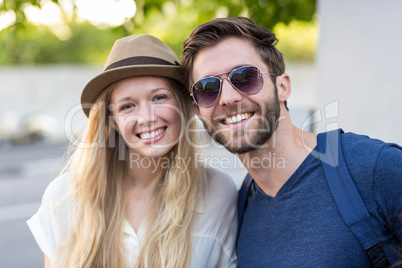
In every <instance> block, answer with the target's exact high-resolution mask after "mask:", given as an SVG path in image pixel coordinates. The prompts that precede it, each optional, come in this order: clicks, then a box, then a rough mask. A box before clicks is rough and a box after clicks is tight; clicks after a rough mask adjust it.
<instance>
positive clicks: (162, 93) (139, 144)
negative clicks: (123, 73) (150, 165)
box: [109, 76, 183, 159]
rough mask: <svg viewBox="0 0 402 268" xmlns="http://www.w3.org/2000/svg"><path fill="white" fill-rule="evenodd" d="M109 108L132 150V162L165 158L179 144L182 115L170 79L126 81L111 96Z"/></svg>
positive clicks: (138, 78)
mask: <svg viewBox="0 0 402 268" xmlns="http://www.w3.org/2000/svg"><path fill="white" fill-rule="evenodd" d="M109 108H110V109H111V110H112V113H113V117H114V120H115V122H116V124H115V126H114V127H115V128H116V130H118V131H120V133H121V135H122V136H123V138H124V140H125V141H126V143H127V145H128V147H129V148H130V149H129V150H130V154H131V155H130V159H138V157H161V156H165V155H167V154H168V153H169V152H170V151H171V150H172V148H173V147H174V146H175V145H176V144H177V143H178V141H179V137H180V131H181V120H182V118H183V117H182V116H183V115H182V112H181V111H180V109H179V106H178V103H177V100H176V98H175V96H174V95H173V92H172V89H171V88H170V86H169V83H168V81H167V79H164V78H161V77H157V76H138V77H131V78H126V79H123V80H121V81H120V82H118V83H117V85H116V88H115V89H114V90H113V92H112V94H111V106H110V107H109ZM133 154H134V155H133Z"/></svg>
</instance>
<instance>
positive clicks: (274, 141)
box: [238, 121, 316, 197]
mask: <svg viewBox="0 0 402 268" xmlns="http://www.w3.org/2000/svg"><path fill="white" fill-rule="evenodd" d="M281 123H282V124H280V126H279V127H278V129H277V130H276V132H275V133H274V135H273V136H272V137H271V139H270V140H269V141H268V142H267V144H266V146H264V147H263V148H259V149H256V150H254V151H251V152H249V153H246V154H242V155H239V156H238V157H239V159H240V160H241V161H242V163H243V165H244V166H245V167H246V168H247V170H248V172H249V173H250V175H251V176H252V177H253V179H254V180H255V182H256V183H257V184H258V186H259V187H260V188H261V189H262V190H263V191H264V192H265V193H266V194H267V195H269V196H272V197H275V196H276V194H277V193H278V191H279V190H280V189H281V187H282V186H283V185H284V184H285V183H286V181H287V180H288V179H289V178H290V177H291V176H292V174H293V173H294V172H295V171H296V170H297V168H298V167H299V166H300V164H301V163H302V162H303V161H304V159H305V158H306V157H307V156H308V154H309V153H310V151H311V150H312V149H313V148H314V147H315V145H316V135H315V134H313V133H309V132H302V131H301V130H300V129H298V128H296V127H295V126H294V125H292V124H291V123H290V121H289V122H281Z"/></svg>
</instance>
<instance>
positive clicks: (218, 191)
mask: <svg viewBox="0 0 402 268" xmlns="http://www.w3.org/2000/svg"><path fill="white" fill-rule="evenodd" d="M70 190H71V184H70V177H69V175H68V173H66V174H63V175H61V176H59V177H57V178H56V179H55V180H53V181H52V182H51V183H50V184H49V186H48V187H47V189H46V191H45V193H44V195H43V198H42V205H41V206H40V208H39V210H38V211H37V212H36V214H34V215H33V216H32V217H31V218H30V219H29V220H28V221H27V224H28V226H29V228H30V229H31V232H32V234H33V236H34V237H35V239H36V242H37V243H38V245H39V247H40V249H41V250H42V251H43V253H44V254H45V255H46V256H47V257H48V258H49V260H50V262H51V263H52V262H53V259H54V258H55V254H56V249H57V245H58V243H59V242H61V239H62V238H64V236H65V235H66V233H67V232H68V230H69V227H70V226H71V219H72V206H71V202H66V203H65V202H60V203H63V204H68V205H65V206H63V205H60V203H59V201H60V200H62V199H63V201H64V200H66V201H71V199H72V194H71V191H70ZM66 193H67V194H66ZM206 194H207V195H206V198H205V199H204V200H205V201H204V204H203V206H202V204H200V206H199V208H197V210H196V213H195V216H194V217H195V218H194V222H193V226H192V231H191V243H192V251H191V260H190V265H189V267H193V268H196V267H197V268H198V267H199V268H206V267H237V258H236V253H235V241H236V231H237V190H236V187H235V185H234V183H233V181H232V180H231V179H230V178H229V177H227V176H226V175H224V174H222V173H220V172H218V171H216V170H214V171H211V170H210V171H209V174H208V187H207V193H206ZM64 198H66V199H64ZM56 206H57V209H55V208H56ZM143 232H144V231H142V228H140V229H139V231H138V234H136V233H135V231H134V229H133V228H132V227H131V225H130V224H129V223H128V221H126V222H125V226H124V244H125V248H126V258H127V260H128V261H129V264H131V265H133V264H134V263H135V261H136V259H137V256H138V253H139V250H140V245H141V237H143V235H144V234H143Z"/></svg>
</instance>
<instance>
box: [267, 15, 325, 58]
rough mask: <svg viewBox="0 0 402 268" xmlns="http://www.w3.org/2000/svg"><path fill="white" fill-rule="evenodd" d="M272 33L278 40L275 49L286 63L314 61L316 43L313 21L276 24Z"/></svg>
mask: <svg viewBox="0 0 402 268" xmlns="http://www.w3.org/2000/svg"><path fill="white" fill-rule="evenodd" d="M273 32H274V33H275V34H276V36H277V38H278V39H279V42H278V45H277V48H278V49H279V50H280V51H281V52H282V54H283V56H284V58H285V60H286V61H310V62H311V61H314V60H315V51H316V48H317V42H318V33H317V26H316V23H315V22H314V21H311V22H302V21H292V22H290V23H289V24H288V25H286V24H284V23H278V24H277V25H276V26H275V27H274V29H273Z"/></svg>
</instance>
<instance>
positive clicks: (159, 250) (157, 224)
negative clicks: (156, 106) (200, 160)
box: [54, 79, 206, 268]
mask: <svg viewBox="0 0 402 268" xmlns="http://www.w3.org/2000/svg"><path fill="white" fill-rule="evenodd" d="M167 80H168V83H169V85H170V87H171V89H172V92H173V94H174V95H175V98H176V100H177V102H178V104H179V109H180V110H181V111H182V113H183V117H184V120H183V122H184V123H185V124H187V130H188V129H192V128H195V127H196V123H195V121H194V120H192V118H193V116H194V114H193V109H192V107H191V100H190V98H189V95H188V93H187V94H186V90H185V88H184V86H183V85H182V84H181V83H179V82H177V81H175V80H172V79H167ZM115 86H116V83H114V84H112V85H110V86H108V87H107V88H106V89H105V90H104V92H103V93H102V94H101V96H100V97H99V98H98V99H97V101H96V103H95V105H94V106H93V107H92V109H91V112H90V114H89V122H88V125H87V127H86V130H85V132H84V134H83V138H82V139H81V143H80V144H79V146H77V145H76V148H75V150H74V153H73V155H72V157H71V158H70V160H69V162H68V164H67V166H66V169H65V170H67V171H69V172H70V177H71V179H72V189H73V218H72V227H71V230H70V233H69V234H68V235H67V236H66V237H65V239H64V243H62V245H61V246H59V247H58V250H57V257H56V262H55V263H54V265H55V266H57V267H59V266H61V267H113V268H114V267H126V266H127V265H128V263H127V260H126V255H125V247H124V232H123V230H124V222H125V216H126V215H125V211H126V197H127V196H126V189H127V185H128V181H129V178H128V177H129V176H128V172H127V164H126V161H124V160H119V158H120V159H121V158H122V156H123V158H125V159H127V151H128V150H127V148H126V145H125V143H124V140H123V139H122V137H121V136H120V135H119V134H118V133H117V132H116V131H115V130H114V129H113V128H112V127H111V126H110V124H109V122H108V120H107V118H108V116H109V111H108V109H107V107H108V105H109V100H110V95H111V92H112V91H113V89H114V88H115ZM185 127H186V126H185V125H182V134H183V133H184V132H183V131H184V128H185ZM194 133H195V132H194V131H188V132H187V134H186V137H183V136H181V138H180V140H179V142H178V144H177V145H176V146H175V148H174V150H173V151H174V157H173V159H172V162H171V165H170V168H169V169H168V170H167V171H165V172H164V174H162V175H161V176H160V180H159V183H158V186H157V187H156V190H155V194H154V197H153V201H152V202H153V203H152V206H149V208H152V210H149V211H148V213H147V216H146V219H145V221H144V223H145V230H146V234H145V238H144V239H142V241H144V244H143V245H141V250H140V253H139V256H138V258H137V261H136V264H135V265H136V267H139V268H145V267H166V268H167V267H169V268H177V267H187V266H188V264H189V261H190V257H191V225H192V221H193V215H194V211H195V207H196V204H197V202H201V200H200V199H199V197H200V193H202V192H203V190H204V189H205V181H206V180H205V172H204V170H203V169H202V167H197V161H196V158H195V156H196V151H195V148H194V147H193V146H191V144H189V142H188V141H187V138H190V139H191V141H192V142H195V141H196V138H195V136H194V135H195V134H194ZM94 143H97V144H96V146H93V145H94ZM88 144H92V148H90V149H87V148H81V147H85V146H87V145H88ZM124 156H125V157H124ZM183 159H185V160H186V166H185V167H186V168H184V167H183V164H182V161H183ZM187 161H188V163H187ZM141 228H142V227H141Z"/></svg>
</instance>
